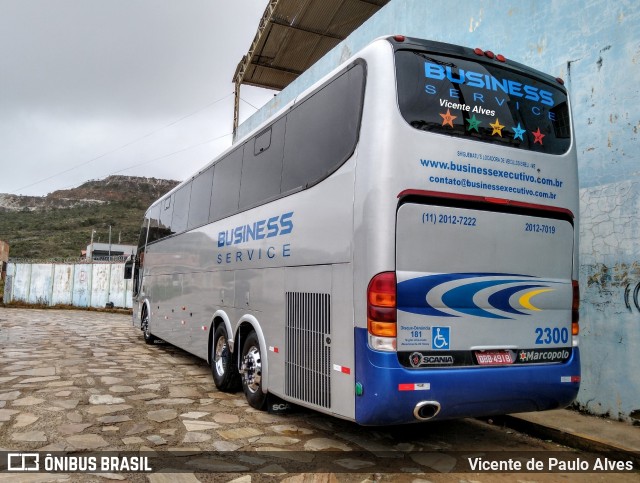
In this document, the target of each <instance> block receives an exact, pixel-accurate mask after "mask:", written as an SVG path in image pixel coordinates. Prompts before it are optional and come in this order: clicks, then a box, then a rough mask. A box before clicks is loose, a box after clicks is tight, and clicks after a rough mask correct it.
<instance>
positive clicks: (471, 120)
mask: <svg viewBox="0 0 640 483" xmlns="http://www.w3.org/2000/svg"><path fill="white" fill-rule="evenodd" d="M467 122H468V123H469V126H467V131H471V130H472V129H475V130H476V132H480V131H479V130H478V126H480V123H481V122H482V121H479V120H478V119H476V115H475V114H474V115H473V117H470V118H469V119H467Z"/></svg>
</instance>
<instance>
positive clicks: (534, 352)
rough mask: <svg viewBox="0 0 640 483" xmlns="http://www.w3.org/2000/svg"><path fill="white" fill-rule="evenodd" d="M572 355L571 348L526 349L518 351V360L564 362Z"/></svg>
mask: <svg viewBox="0 0 640 483" xmlns="http://www.w3.org/2000/svg"><path fill="white" fill-rule="evenodd" d="M570 355H571V352H569V349H529V350H527V349H524V350H521V351H519V352H518V362H563V361H566V360H567V359H569V356H570Z"/></svg>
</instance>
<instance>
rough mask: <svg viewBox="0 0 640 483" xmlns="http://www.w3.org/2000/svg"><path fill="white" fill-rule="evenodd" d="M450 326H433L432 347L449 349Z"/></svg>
mask: <svg viewBox="0 0 640 483" xmlns="http://www.w3.org/2000/svg"><path fill="white" fill-rule="evenodd" d="M449 329H450V327H431V348H432V349H436V350H449Z"/></svg>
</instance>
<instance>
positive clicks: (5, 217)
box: [0, 201, 147, 258]
mask: <svg viewBox="0 0 640 483" xmlns="http://www.w3.org/2000/svg"><path fill="white" fill-rule="evenodd" d="M146 208H147V205H143V204H142V203H140V202H134V203H126V202H123V201H112V202H110V203H106V204H103V205H90V206H78V207H75V208H66V209H65V208H62V209H51V210H45V211H17V212H4V213H2V215H1V216H0V239H2V240H5V241H7V242H8V243H9V247H10V251H9V255H10V256H11V258H53V257H79V256H80V250H84V249H86V247H87V245H88V244H89V243H90V242H91V230H96V233H95V234H94V235H93V239H94V241H96V242H97V241H100V242H103V243H107V242H108V241H109V225H111V241H112V243H118V233H120V239H121V242H122V243H123V244H127V245H132V244H136V243H137V242H138V234H139V233H140V223H141V222H142V217H143V216H144V211H145V210H146Z"/></svg>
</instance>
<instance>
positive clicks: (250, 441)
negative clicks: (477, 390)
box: [0, 308, 631, 483]
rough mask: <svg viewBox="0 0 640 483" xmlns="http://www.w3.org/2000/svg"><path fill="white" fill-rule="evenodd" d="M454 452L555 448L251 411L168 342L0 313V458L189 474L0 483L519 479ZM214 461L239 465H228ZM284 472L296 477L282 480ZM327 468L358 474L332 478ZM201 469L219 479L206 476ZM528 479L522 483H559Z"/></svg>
mask: <svg viewBox="0 0 640 483" xmlns="http://www.w3.org/2000/svg"><path fill="white" fill-rule="evenodd" d="M454 449H455V450H456V451H463V452H465V451H466V452H467V454H480V455H482V454H484V453H483V452H486V451H489V452H491V451H494V452H495V451H507V450H508V451H518V450H528V451H544V450H549V449H553V450H556V451H557V450H558V448H557V447H556V446H555V445H551V444H550V443H545V442H542V441H538V440H534V439H532V438H528V437H526V436H524V435H520V434H517V433H513V432H512V431H507V430H506V429H502V428H496V427H492V426H489V425H486V424H482V423H478V422H475V421H453V422H443V423H432V424H428V425H412V426H404V427H401V428H386V429H371V428H361V427H359V426H357V425H355V424H352V423H349V422H345V421H341V420H338V419H335V418H331V417H329V416H325V415H322V414H318V413H315V412H313V411H306V410H300V411H298V412H296V413H293V414H287V415H270V414H268V413H265V412H260V411H256V410H254V409H252V408H250V407H249V406H248V405H247V403H246V401H245V399H244V396H243V394H242V393H241V392H240V393H237V394H226V393H221V392H218V391H217V390H216V389H215V387H214V385H213V382H212V379H211V374H210V370H209V367H208V365H207V363H206V362H205V361H202V360H200V359H198V358H196V357H194V356H191V355H189V354H187V353H185V352H183V351H181V350H180V349H177V348H175V347H173V346H171V345H169V344H156V345H151V346H148V345H146V344H144V342H143V340H142V337H141V334H140V332H139V330H137V329H134V328H132V327H131V322H130V317H129V316H127V315H119V314H107V313H97V312H84V311H58V310H26V309H2V308H0V451H45V452H51V453H52V454H56V452H66V453H68V454H83V453H81V452H83V451H97V452H99V453H96V454H110V453H109V452H120V454H145V455H156V456H157V455H167V457H168V456H170V455H176V454H177V455H180V457H190V458H189V459H188V461H189V464H188V465H187V468H189V469H187V470H184V466H183V467H182V468H183V469H182V471H181V472H176V473H172V472H162V473H153V474H140V473H137V474H133V473H126V472H123V473H115V472H114V473H96V472H94V473H91V474H79V473H56V474H44V473H34V474H30V475H26V474H16V473H6V472H0V482H1V481H33V482H41V481H42V482H46V481H107V480H126V481H140V482H142V481H150V482H152V483H159V482H165V481H167V482H168V481H177V482H196V481H225V482H226V481H235V482H238V483H240V482H242V483H247V482H250V481H254V482H259V481H281V480H286V481H288V482H290V483H296V482H303V481H313V482H324V481H348V482H351V481H357V482H362V481H380V480H383V481H407V482H416V483H419V482H424V481H452V482H459V481H461V480H465V479H469V480H475V481H517V480H522V478H521V477H516V476H514V475H511V476H509V475H498V474H492V475H486V474H484V475H477V474H476V475H472V474H462V476H461V475H454V474H447V473H448V472H449V471H451V470H452V469H453V468H454V467H455V466H456V464H457V463H458V462H457V459H456V457H455V456H451V455H446V454H440V453H439V451H449V450H454ZM392 450H396V451H397V450H401V451H413V452H415V453H412V455H413V456H412V459H411V464H408V465H406V464H405V465H404V467H402V468H393V469H392V468H389V472H384V471H383V472H373V471H370V470H369V469H368V468H369V467H370V466H371V465H373V463H372V462H371V461H369V460H367V458H361V457H360V456H361V455H360V454H359V453H357V452H358V451H368V452H373V453H374V454H379V455H380V454H382V453H383V452H385V451H392ZM123 452H131V453H123ZM248 452H251V453H250V454H251V455H252V456H246V455H247V453H248ZM418 453H419V454H418ZM221 455H244V456H240V457H239V458H237V459H236V460H235V461H234V462H233V463H229V462H228V461H227V460H225V459H224V458H221V457H220V456H221ZM317 455H323V456H324V457H325V460H326V459H327V458H328V459H330V460H331V461H330V463H331V464H332V465H333V466H332V468H333V469H332V470H329V471H333V472H326V471H325V472H322V473H317V474H316V472H317V471H319V469H318V468H319V467H318V464H317V457H316V456H317ZM336 455H337V456H336ZM342 455H344V456H342ZM2 463H3V462H0V469H1V468H3V466H2ZM291 463H296V464H297V466H296V469H295V470H293V471H291V473H285V469H287V468H288V467H289V466H288V465H291ZM336 464H338V465H340V467H341V468H345V469H350V470H357V471H358V473H342V472H339V471H335V468H336V466H335V465H336ZM189 465H191V466H189ZM224 465H227V466H226V467H225V466H224ZM211 467H215V468H217V469H218V470H219V469H220V468H226V470H227V472H226V473H211V472H208V471H207V468H209V469H210V468H211ZM4 468H6V464H5V465H4ZM287 471H290V470H287ZM434 472H436V473H434ZM440 472H443V473H445V474H439V473H440ZM292 473H293V474H292ZM471 476H473V478H470V477H471ZM521 476H525V475H521ZM551 476H553V475H551ZM574 476H577V477H578V478H572V481H587V480H588V479H589V478H586V476H587V475H582V476H585V478H584V479H582V478H581V475H574ZM605 476H606V475H605ZM535 477H536V478H535V480H534V479H533V478H525V479H526V480H527V481H557V480H555V479H554V478H549V475H547V476H546V477H545V476H544V475H535ZM596 479H597V478H596ZM589 481H593V479H589ZM601 481H606V480H604V479H603V480H601ZM618 481H625V480H624V478H623V479H622V480H618ZM629 481H631V480H629Z"/></svg>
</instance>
